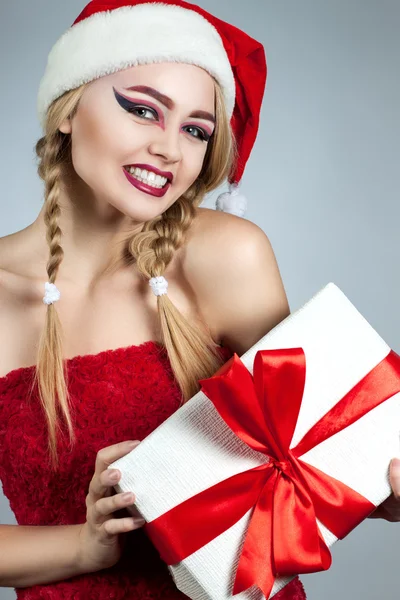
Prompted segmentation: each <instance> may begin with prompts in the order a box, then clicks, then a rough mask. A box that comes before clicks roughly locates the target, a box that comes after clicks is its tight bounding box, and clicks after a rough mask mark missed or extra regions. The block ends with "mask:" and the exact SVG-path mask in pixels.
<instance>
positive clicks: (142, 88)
mask: <svg viewBox="0 0 400 600" xmlns="http://www.w3.org/2000/svg"><path fill="white" fill-rule="evenodd" d="M124 90H128V91H130V92H141V93H142V94H147V95H148V96H152V97H153V98H155V100H158V101H159V102H161V104H163V105H164V106H166V107H167V108H168V109H169V110H172V109H173V108H175V103H174V101H173V100H171V98H168V96H165V95H164V94H162V93H161V92H159V91H158V90H155V89H154V88H152V87H148V86H147V85H133V86H131V87H127V88H124ZM189 118H191V119H205V120H206V121H211V123H214V124H215V122H216V119H215V116H214V115H212V114H211V113H209V112H207V111H206V110H195V111H194V112H192V113H191V114H190V115H189Z"/></svg>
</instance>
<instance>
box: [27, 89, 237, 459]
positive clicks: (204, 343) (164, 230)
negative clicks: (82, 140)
mask: <svg viewBox="0 0 400 600" xmlns="http://www.w3.org/2000/svg"><path fill="white" fill-rule="evenodd" d="M87 85H88V84H84V85H82V86H80V87H79V88H77V89H74V90H71V91H68V92H66V93H64V94H63V95H62V96H61V97H60V98H58V99H57V100H55V101H54V102H53V103H52V105H51V106H50V107H49V110H48V112H47V117H46V125H45V135H44V137H42V138H40V139H39V141H38V142H37V143H36V146H35V149H36V154H37V156H38V158H39V159H40V162H39V166H38V174H39V177H40V178H41V179H43V181H44V182H45V194H44V203H45V210H44V222H45V225H46V228H47V231H46V239H47V242H48V245H49V251H50V256H49V260H48V262H47V275H48V281H49V282H50V283H55V281H56V277H57V272H58V269H59V267H60V264H61V261H62V259H63V255H64V253H63V249H62V246H61V236H62V232H61V230H60V227H59V224H58V222H59V217H60V206H59V192H60V183H61V176H62V171H63V166H65V165H66V164H68V163H69V164H70V162H71V143H70V136H69V135H67V134H63V133H62V132H60V130H59V126H60V125H61V123H62V122H63V121H64V120H65V119H67V118H72V117H73V116H74V115H75V113H76V111H77V109H78V105H79V101H80V98H81V97H82V94H83V92H84V91H85V88H86V86H87ZM215 109H216V128H215V132H214V134H213V136H212V138H211V141H210V143H209V145H208V148H207V153H206V156H205V159H204V163H203V168H202V171H201V173H200V175H199V177H198V178H197V180H196V181H195V182H194V183H193V185H192V186H191V187H190V188H189V189H188V190H187V191H186V192H185V193H184V194H183V195H182V196H181V197H180V198H178V199H177V200H176V202H175V203H174V204H173V205H172V206H170V207H169V208H168V209H167V210H166V211H165V212H164V213H163V214H161V215H159V216H158V217H156V218H155V219H153V220H151V221H148V222H146V223H145V224H144V226H143V228H142V230H141V231H140V232H139V233H134V234H130V236H129V238H128V239H126V244H125V245H124V247H123V248H122V250H121V252H120V254H119V255H118V256H117V257H116V258H115V260H114V261H113V263H112V264H111V265H110V266H109V267H108V269H107V272H113V271H115V270H117V269H118V268H119V267H120V266H123V265H127V264H135V265H136V268H137V270H138V272H139V273H140V274H141V276H143V278H145V279H146V280H149V279H150V278H151V277H156V276H160V275H163V274H164V272H165V270H166V268H167V266H168V264H169V263H170V261H171V259H172V258H173V255H174V252H175V251H176V250H178V248H180V247H181V246H182V245H183V244H184V241H185V234H186V232H187V231H188V229H189V228H190V227H191V225H192V222H193V220H194V218H195V216H196V210H195V208H196V207H198V206H199V205H200V204H201V202H202V201H203V199H204V196H205V194H206V193H207V192H209V191H211V190H214V189H215V188H217V187H218V186H219V185H220V184H221V183H222V182H223V181H224V180H225V179H226V178H227V177H228V176H229V174H230V173H231V172H232V169H233V168H234V165H235V163H236V160H237V150H236V144H235V139H234V136H233V133H232V130H231V127H230V123H229V120H228V117H227V114H226V109H225V104H224V99H223V94H222V90H221V88H220V86H219V84H218V83H217V82H215ZM157 306H158V314H159V319H160V322H159V325H160V333H161V339H162V345H163V346H164V347H165V349H166V351H167V354H168V358H169V361H170V364H171V368H172V372H173V375H174V379H175V381H176V383H177V384H178V386H179V388H180V391H181V394H182V403H185V402H186V401H187V400H189V399H190V398H191V397H192V396H193V395H194V394H195V393H197V392H198V391H199V389H200V386H199V384H198V380H199V379H205V378H208V377H211V376H212V375H213V374H214V373H215V372H216V371H217V370H218V368H219V367H220V366H221V364H222V358H221V356H220V354H219V353H218V351H217V348H218V346H217V344H216V343H215V342H214V341H213V339H212V337H211V334H210V331H209V328H208V327H207V325H206V323H204V322H203V321H202V320H201V319H200V318H199V319H198V322H197V323H195V322H189V321H188V320H187V319H186V318H185V317H184V316H183V315H182V314H181V313H180V312H179V310H177V308H176V307H175V306H174V304H173V303H172V302H171V300H170V299H169V297H168V295H162V296H158V297H157ZM62 338H63V334H62V325H61V322H60V319H59V316H58V314H57V309H56V305H55V304H50V305H48V306H47V312H46V318H45V325H44V328H43V331H42V333H41V336H40V340H39V347H38V355H37V362H36V369H35V377H34V382H33V383H34V385H35V384H37V389H38V393H39V398H40V401H41V404H42V406H43V410H44V414H45V417H46V422H47V429H48V449H49V456H50V459H51V466H52V467H53V468H54V469H55V468H56V467H57V466H58V455H57V434H58V433H59V432H60V431H61V427H60V420H59V418H58V412H59V411H61V416H62V417H63V419H64V421H65V423H66V425H67V428H68V433H69V439H70V443H73V442H74V441H75V433H74V428H73V422H72V418H71V410H72V408H73V407H72V406H71V402H70V397H69V393H68V371H67V369H66V365H65V361H64V359H63V348H62V346H63V344H62Z"/></svg>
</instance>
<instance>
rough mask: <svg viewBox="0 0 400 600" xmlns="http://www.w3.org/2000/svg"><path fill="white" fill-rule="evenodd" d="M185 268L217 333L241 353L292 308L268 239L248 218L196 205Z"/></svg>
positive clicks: (205, 313)
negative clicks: (194, 221)
mask: <svg viewBox="0 0 400 600" xmlns="http://www.w3.org/2000/svg"><path fill="white" fill-rule="evenodd" d="M184 270H185V275H186V277H187V278H188V279H189V281H190V282H191V284H192V286H193V288H194V289H195V290H196V295H197V297H198V302H199V305H200V306H201V307H202V312H203V314H204V316H205V317H206V319H207V322H208V323H209V324H210V327H211V329H212V330H213V331H214V332H215V336H216V337H217V338H218V340H219V341H220V342H221V343H223V344H224V345H226V346H228V347H229V348H231V350H232V351H234V352H236V353H237V354H238V355H239V356H240V355H242V354H243V353H244V352H246V351H247V350H248V349H249V348H251V346H253V345H254V344H255V343H256V342H257V341H258V340H259V339H260V338H262V337H263V336H264V335H266V334H267V333H268V332H269V331H270V330H271V329H273V327H275V325H277V324H278V323H279V322H280V321H282V320H283V319H284V318H286V317H287V316H288V315H289V313H290V308H289V304H288V300H287V297H286V292H285V289H284V285H283V282H282V278H281V274H280V270H279V267H278V263H277V259H276V256H275V253H274V250H273V248H272V245H271V243H270V240H269V238H268V236H267V235H266V234H265V233H264V231H263V230H262V229H261V228H260V227H259V226H258V225H256V224H255V223H253V222H251V221H248V220H246V219H242V218H240V217H236V216H234V215H230V214H227V213H222V212H220V211H215V210H212V209H201V211H200V210H199V213H198V219H197V223H196V226H195V228H194V230H193V234H192V236H191V238H190V241H189V243H188V245H187V250H186V253H185V262H184ZM214 339H215V338H214Z"/></svg>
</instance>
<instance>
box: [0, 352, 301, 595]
mask: <svg viewBox="0 0 400 600" xmlns="http://www.w3.org/2000/svg"><path fill="white" fill-rule="evenodd" d="M221 352H222V353H223V356H224V357H225V358H226V360H228V358H229V357H230V356H231V352H229V350H228V349H225V348H224V349H221ZM67 366H68V375H69V390H70V393H71V399H72V404H73V409H74V413H75V417H74V418H75V430H76V435H77V443H76V445H75V447H74V449H73V451H72V452H71V451H70V449H69V447H68V444H67V442H66V438H65V440H64V439H62V440H61V441H60V444H59V455H60V469H59V471H58V473H57V475H53V474H52V472H51V471H50V470H49V469H48V468H47V467H46V465H47V462H46V459H45V457H46V448H47V432H46V426H45V422H44V417H43V415H42V410H41V408H40V404H39V401H38V398H37V393H36V390H35V389H34V393H33V395H32V396H31V397H30V396H29V389H30V384H31V381H32V375H33V370H34V367H22V368H20V369H15V370H13V371H11V372H10V373H8V374H7V375H6V376H5V377H2V378H0V480H1V481H2V484H3V490H4V494H5V495H6V496H7V498H8V499H9V502H10V506H11V509H12V510H13V512H14V514H15V517H16V520H17V523H18V524H20V525H67V524H74V523H84V522H85V516H86V506H85V497H86V494H87V489H88V486H89V482H90V480H91V478H92V476H93V471H94V464H95V459H96V454H97V452H98V450H100V449H101V448H103V447H105V446H109V445H111V444H115V443H117V442H120V441H123V440H126V439H133V440H136V439H137V440H143V439H144V438H145V437H146V436H147V435H149V433H151V432H152V431H153V430H154V429H155V428H156V427H158V426H159V425H160V424H161V423H162V422H163V421H165V420H166V419H167V418H168V417H169V416H170V415H171V414H173V413H174V412H175V411H176V410H177V409H178V408H179V404H180V392H179V390H178V387H177V386H176V384H175V383H174V381H173V376H172V370H171V367H170V364H169V361H168V356H167V353H166V351H165V349H164V348H163V347H162V346H161V345H159V344H157V343H156V342H153V341H149V342H145V343H144V344H141V345H140V346H129V347H127V348H119V349H117V350H106V351H103V352H100V353H99V354H95V355H84V356H76V357H74V358H72V359H70V360H68V361H67ZM16 592H17V597H18V598H19V599H23V600H39V599H41V600H44V599H48V600H61V599H65V600H67V599H68V600H99V599H101V600H102V599H106V598H107V599H114V600H125V599H130V600H132V599H140V600H151V599H160V600H161V599H163V600H180V599H184V598H187V596H186V595H185V594H183V593H182V592H180V591H179V590H178V589H177V588H176V586H175V584H174V582H173V580H172V577H171V575H170V573H169V571H168V569H167V566H166V565H165V564H164V563H163V562H162V561H161V559H160V558H159V556H158V553H157V551H156V549H155V548H154V547H153V546H152V544H151V543H150V541H149V539H148V538H147V537H146V536H145V534H144V531H143V529H138V530H136V531H132V532H130V533H129V534H128V536H127V543H126V546H125V548H124V552H123V555H122V557H121V559H120V560H119V562H118V563H117V564H116V565H115V566H114V567H112V568H110V569H105V570H103V571H99V572H97V573H93V574H85V575H82V576H79V577H72V578H70V579H67V580H65V581H60V582H56V583H51V584H47V585H36V586H32V587H29V588H21V589H17V590H16ZM275 599H276V600H304V599H305V593H304V589H303V586H302V584H301V582H300V580H299V579H298V578H296V579H294V580H293V581H292V582H291V583H289V584H288V585H287V586H286V587H285V588H284V589H283V590H281V592H279V593H278V594H277V595H276V596H275Z"/></svg>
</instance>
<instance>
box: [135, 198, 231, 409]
mask: <svg viewBox="0 0 400 600" xmlns="http://www.w3.org/2000/svg"><path fill="white" fill-rule="evenodd" d="M196 192H197V193H196ZM196 192H195V193H196V196H197V198H196V204H200V202H201V200H202V197H201V196H200V197H199V196H198V190H196ZM188 196H189V197H190V196H191V193H189V194H187V195H185V196H181V198H179V199H178V200H177V201H176V202H175V203H174V204H173V205H172V206H171V207H170V208H169V209H168V210H167V211H166V212H165V213H163V215H161V217H158V218H156V219H154V220H153V221H149V222H147V223H146V224H145V226H144V228H143V231H142V232H140V233H136V234H135V235H134V236H133V237H132V238H131V240H130V242H129V251H130V253H131V256H132V257H133V258H134V259H136V266H137V269H138V271H139V272H140V273H141V274H142V275H143V276H144V277H145V278H147V279H150V278H151V277H158V276H160V275H162V274H163V273H164V272H165V270H166V268H167V267H168V265H169V263H170V262H171V260H172V258H173V256H174V253H175V252H176V250H178V248H180V247H181V246H182V245H183V243H184V241H185V233H186V232H187V230H188V229H189V228H190V226H191V224H192V222H193V220H194V218H195V215H196V210H195V205H194V203H193V201H191V200H189V198H188ZM157 305H158V314H159V318H160V326H161V335H162V341H163V344H164V346H165V348H166V350H167V352H168V357H169V360H170V364H171V368H172V371H173V374H174V377H175V380H176V382H177V383H178V385H179V387H180V389H181V392H182V399H183V402H185V401H187V400H189V399H190V398H191V397H192V396H193V395H194V394H195V393H196V392H197V391H198V390H199V384H198V381H199V379H203V378H207V377H209V376H210V373H215V372H216V371H217V369H218V368H219V367H220V365H221V358H220V356H219V355H218V352H217V344H216V343H215V342H214V341H213V339H212V337H211V335H210V332H209V329H208V327H207V325H206V324H205V323H204V322H203V321H202V320H201V319H198V321H197V323H196V322H194V323H191V322H189V321H188V320H187V319H186V318H185V317H184V316H183V315H182V314H181V313H180V312H179V311H178V310H177V308H176V307H175V306H174V304H173V303H172V302H171V300H170V299H169V297H168V295H166V294H164V295H162V296H157Z"/></svg>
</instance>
